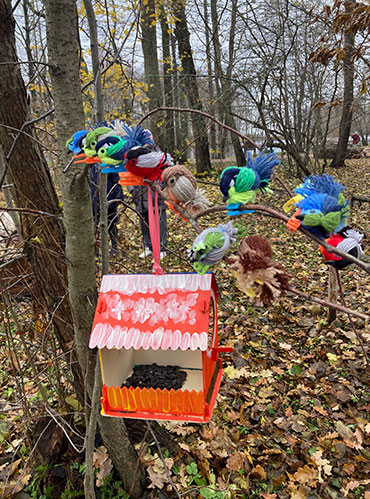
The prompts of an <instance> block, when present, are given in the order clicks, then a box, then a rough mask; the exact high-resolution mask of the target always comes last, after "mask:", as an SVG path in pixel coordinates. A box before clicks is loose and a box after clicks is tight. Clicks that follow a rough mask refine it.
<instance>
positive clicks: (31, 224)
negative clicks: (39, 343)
mask: <svg viewBox="0 0 370 499" xmlns="http://www.w3.org/2000/svg"><path fill="white" fill-rule="evenodd" d="M11 10H12V7H11V1H10V0H0V60H1V61H9V62H15V61H17V60H18V58H17V54H16V48H15V31H14V26H15V22H14V18H13V16H12V13H11ZM28 109H29V107H28V103H27V96H26V89H25V86H24V82H23V80H22V77H21V72H20V66H18V65H1V66H0V122H1V123H2V124H4V125H8V126H11V127H14V128H17V129H21V128H22V126H23V124H24V123H25V122H26V121H27V120H28ZM25 132H26V133H27V135H26V133H25V134H23V133H21V134H20V135H19V138H18V139H17V141H16V143H15V146H14V148H13V149H12V151H11V148H12V146H13V143H14V139H13V132H12V133H9V131H8V130H7V129H6V128H5V127H3V126H1V127H0V142H1V144H2V146H3V148H4V154H5V157H7V156H8V159H7V165H8V179H9V181H11V182H12V184H13V185H14V198H15V199H14V201H15V202H16V205H17V207H20V208H32V209H37V210H41V211H44V212H48V213H53V214H55V216H56V217H55V218H52V217H41V216H40V217H31V216H29V215H22V216H21V223H22V232H23V233H22V236H23V238H24V252H25V254H26V256H27V259H28V261H29V262H30V264H31V266H32V270H33V272H34V274H35V277H36V280H37V283H38V294H39V297H38V299H39V305H40V307H41V308H46V310H47V311H48V313H49V315H50V317H52V320H53V326H54V331H55V334H56V336H57V338H58V341H59V344H60V347H61V348H62V350H63V351H64V352H65V353H68V356H69V360H70V362H71V371H72V373H73V386H74V389H75V391H76V395H77V397H78V398H79V400H81V401H82V400H83V399H84V390H83V377H82V373H81V370H80V368H79V365H78V363H77V357H76V353H75V350H74V335H73V326H72V316H71V309H70V304H69V300H68V287H67V269H66V262H65V257H64V231H63V226H62V224H61V222H60V221H59V219H58V218H57V217H59V215H60V213H59V211H60V210H59V202H58V198H57V195H56V192H55V190H54V187H53V183H52V180H51V177H50V173H49V170H48V166H47V164H46V161H45V159H44V157H43V154H42V152H41V150H40V147H39V145H38V144H37V142H36V141H35V140H33V138H32V137H36V135H35V131H34V127H33V126H32V125H28V126H27V127H25Z"/></svg>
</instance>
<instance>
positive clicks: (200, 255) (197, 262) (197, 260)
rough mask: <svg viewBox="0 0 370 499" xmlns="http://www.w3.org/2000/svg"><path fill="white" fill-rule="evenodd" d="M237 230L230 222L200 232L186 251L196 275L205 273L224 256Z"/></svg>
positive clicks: (233, 240) (234, 238)
mask: <svg viewBox="0 0 370 499" xmlns="http://www.w3.org/2000/svg"><path fill="white" fill-rule="evenodd" d="M237 232H238V229H236V228H234V227H233V223H232V222H231V221H230V222H228V223H227V224H220V225H218V226H217V227H210V228H208V229H205V230H204V231H203V232H201V233H200V234H199V235H198V236H197V237H196V238H195V239H194V241H193V245H192V247H191V249H190V250H188V255H189V257H190V261H191V262H193V268H194V270H195V271H196V272H197V273H198V274H204V273H205V272H207V270H208V268H209V267H210V266H211V265H215V264H216V263H218V262H219V261H220V260H222V258H223V257H224V256H225V254H226V253H227V251H228V250H229V249H230V247H231V245H232V244H233V243H234V242H235V240H236V234H237Z"/></svg>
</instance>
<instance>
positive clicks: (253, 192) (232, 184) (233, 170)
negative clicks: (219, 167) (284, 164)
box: [220, 153, 280, 215]
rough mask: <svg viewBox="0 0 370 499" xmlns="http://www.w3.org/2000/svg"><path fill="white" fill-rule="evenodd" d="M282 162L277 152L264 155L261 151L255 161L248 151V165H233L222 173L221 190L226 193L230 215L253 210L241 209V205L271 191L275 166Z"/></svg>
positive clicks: (225, 198)
mask: <svg viewBox="0 0 370 499" xmlns="http://www.w3.org/2000/svg"><path fill="white" fill-rule="evenodd" d="M278 164H280V160H279V159H278V157H277V156H276V154H275V153H270V154H267V155H264V154H262V153H260V154H259V155H258V156H257V158H256V159H255V160H254V161H253V159H252V156H251V155H250V153H248V159H247V164H246V166H243V167H236V166H231V167H228V168H225V170H224V171H223V172H222V173H221V178H220V190H221V192H222V194H223V195H224V201H226V202H227V203H228V204H227V208H228V212H227V214H228V215H240V214H241V213H250V212H251V210H244V211H241V210H240V209H239V208H240V206H242V205H244V204H247V203H254V202H255V200H256V197H257V194H258V193H266V192H269V193H271V192H272V191H271V190H270V189H269V183H270V179H271V176H272V174H273V171H274V167H275V166H277V165H278Z"/></svg>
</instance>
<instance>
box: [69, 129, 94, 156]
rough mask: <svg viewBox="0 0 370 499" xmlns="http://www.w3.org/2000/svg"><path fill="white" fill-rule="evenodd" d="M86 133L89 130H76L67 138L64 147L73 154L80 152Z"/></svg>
mask: <svg viewBox="0 0 370 499" xmlns="http://www.w3.org/2000/svg"><path fill="white" fill-rule="evenodd" d="M88 133H89V130H79V131H78V132H76V133H74V134H73V135H72V137H71V138H70V139H68V140H67V142H66V148H67V149H68V150H69V151H70V152H73V154H74V155H75V156H77V155H78V154H81V152H82V150H83V149H82V148H83V146H84V144H85V141H86V136H87V134H88Z"/></svg>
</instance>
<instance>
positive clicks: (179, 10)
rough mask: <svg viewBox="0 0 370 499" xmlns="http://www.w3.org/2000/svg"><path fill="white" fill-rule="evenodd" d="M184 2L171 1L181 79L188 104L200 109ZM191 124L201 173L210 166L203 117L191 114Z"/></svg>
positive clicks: (200, 103)
mask: <svg viewBox="0 0 370 499" xmlns="http://www.w3.org/2000/svg"><path fill="white" fill-rule="evenodd" d="M184 3H185V2H173V4H172V5H173V9H174V15H175V16H176V25H175V35H176V39H177V44H178V49H179V56H180V59H181V64H182V68H183V75H184V76H183V81H184V85H185V91H186V95H187V98H188V101H189V106H190V107H191V108H193V109H199V110H202V108H203V106H202V102H201V100H200V96H199V89H198V83H197V79H196V78H197V74H196V71H195V66H194V60H193V54H192V49H191V45H190V33H189V30H188V26H187V21H186V15H185V5H184ZM192 125H193V134H194V139H195V161H196V169H197V172H198V173H202V172H205V171H207V170H210V168H211V160H210V157H209V146H208V135H207V128H206V124H205V120H204V118H203V117H202V116H199V115H194V116H192Z"/></svg>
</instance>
